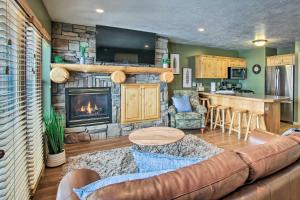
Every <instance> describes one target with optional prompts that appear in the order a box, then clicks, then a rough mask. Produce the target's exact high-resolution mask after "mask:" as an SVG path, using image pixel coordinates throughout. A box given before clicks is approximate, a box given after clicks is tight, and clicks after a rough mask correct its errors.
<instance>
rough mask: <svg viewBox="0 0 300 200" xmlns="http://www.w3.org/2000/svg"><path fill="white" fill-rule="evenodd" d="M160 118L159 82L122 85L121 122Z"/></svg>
mask: <svg viewBox="0 0 300 200" xmlns="http://www.w3.org/2000/svg"><path fill="white" fill-rule="evenodd" d="M159 119H160V85H159V84H122V85H121V123H130V122H139V121H144V120H159Z"/></svg>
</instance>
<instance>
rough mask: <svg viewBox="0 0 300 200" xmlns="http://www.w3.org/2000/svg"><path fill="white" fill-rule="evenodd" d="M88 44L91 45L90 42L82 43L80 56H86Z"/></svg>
mask: <svg viewBox="0 0 300 200" xmlns="http://www.w3.org/2000/svg"><path fill="white" fill-rule="evenodd" d="M88 46H89V44H88V43H86V42H82V43H80V48H79V50H80V56H81V57H84V56H85V50H86V48H88Z"/></svg>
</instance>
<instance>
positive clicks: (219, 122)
mask: <svg viewBox="0 0 300 200" xmlns="http://www.w3.org/2000/svg"><path fill="white" fill-rule="evenodd" d="M226 117H229V122H226ZM230 122H231V112H230V107H228V106H218V107H217V112H216V119H215V122H214V125H215V126H214V129H216V127H217V126H219V127H221V128H222V133H225V125H227V124H230Z"/></svg>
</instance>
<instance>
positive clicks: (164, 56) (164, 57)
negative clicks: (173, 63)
mask: <svg viewBox="0 0 300 200" xmlns="http://www.w3.org/2000/svg"><path fill="white" fill-rule="evenodd" d="M169 61H170V60H169V56H168V54H164V55H163V57H162V59H161V63H162V64H169Z"/></svg>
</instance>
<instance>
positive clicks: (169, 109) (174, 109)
mask: <svg viewBox="0 0 300 200" xmlns="http://www.w3.org/2000/svg"><path fill="white" fill-rule="evenodd" d="M168 113H169V114H170V115H175V114H176V113H177V110H176V108H175V106H174V105H171V106H169V108H168Z"/></svg>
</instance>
